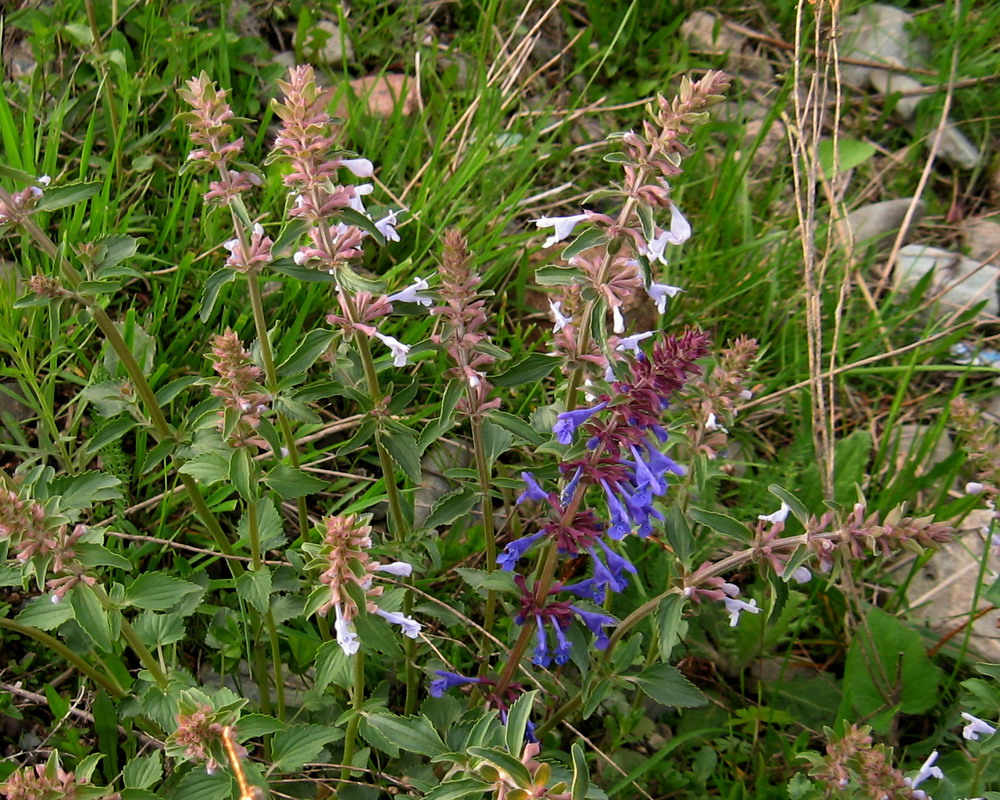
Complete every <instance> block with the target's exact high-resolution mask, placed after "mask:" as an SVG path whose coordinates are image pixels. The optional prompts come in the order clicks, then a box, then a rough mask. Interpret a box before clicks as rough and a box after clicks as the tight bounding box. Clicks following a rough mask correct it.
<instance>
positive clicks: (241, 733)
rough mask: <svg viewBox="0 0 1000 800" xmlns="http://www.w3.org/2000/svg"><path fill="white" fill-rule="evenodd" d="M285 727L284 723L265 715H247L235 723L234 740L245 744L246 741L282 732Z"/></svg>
mask: <svg viewBox="0 0 1000 800" xmlns="http://www.w3.org/2000/svg"><path fill="white" fill-rule="evenodd" d="M286 727H287V726H286V725H285V723H284V722H282V721H281V720H279V719H275V718H274V717H269V716H267V714H247V715H245V716H242V717H240V721H239V722H237V723H236V738H237V739H239V740H240V741H241V742H245V741H246V740H247V739H256V738H257V737H258V736H267V734H269V733H274V732H275V731H283V730H284V729H285V728H286Z"/></svg>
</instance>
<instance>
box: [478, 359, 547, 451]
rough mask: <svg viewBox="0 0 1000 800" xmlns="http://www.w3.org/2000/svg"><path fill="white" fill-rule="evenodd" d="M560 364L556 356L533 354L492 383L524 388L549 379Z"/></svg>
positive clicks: (494, 413) (495, 378) (491, 381)
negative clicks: (526, 384) (525, 385)
mask: <svg viewBox="0 0 1000 800" xmlns="http://www.w3.org/2000/svg"><path fill="white" fill-rule="evenodd" d="M560 363H561V359H559V358H557V357H555V356H546V355H543V354H541V353H532V354H531V355H530V356H528V357H527V358H525V359H522V360H521V361H518V362H517V363H516V364H514V366H512V367H511V368H510V369H508V370H507V371H506V372H501V373H500V374H499V375H494V376H493V377H491V378H490V383H492V384H493V385H494V386H522V385H523V384H525V383H537V382H538V381H540V380H541V379H542V378H545V377H547V376H548V374H549V373H550V372H552V370H554V369H555V368H556V367H557V366H558V365H559V364H560ZM490 416H491V417H494V416H496V412H492V413H491V414H490ZM498 424H502V423H498ZM505 427H506V426H505ZM514 433H517V431H514ZM525 438H527V437H525ZM529 441H530V439H529Z"/></svg>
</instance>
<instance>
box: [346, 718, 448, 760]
mask: <svg viewBox="0 0 1000 800" xmlns="http://www.w3.org/2000/svg"><path fill="white" fill-rule="evenodd" d="M364 718H365V720H366V721H367V722H368V724H369V725H371V726H372V727H373V728H375V729H376V730H378V731H379V732H380V733H381V734H382V735H383V736H385V738H386V739H387V740H388V741H390V742H391V743H392V744H393V745H395V746H396V747H398V748H399V749H400V750H404V751H406V752H409V753H419V754H420V755H422V756H436V755H440V754H441V753H443V752H445V751H446V750H447V749H448V748H447V747H445V745H444V742H442V741H441V737H440V736H439V735H438V732H437V731H436V730H434V726H433V725H431V721H430V720H429V719H427V717H425V716H423V715H422V714H421V715H420V716H415V717H397V716H396V715H395V714H390V713H388V712H382V713H377V714H364Z"/></svg>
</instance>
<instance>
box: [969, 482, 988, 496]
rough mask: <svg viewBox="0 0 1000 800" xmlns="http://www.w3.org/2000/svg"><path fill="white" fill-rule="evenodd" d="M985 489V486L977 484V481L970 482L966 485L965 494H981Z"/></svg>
mask: <svg viewBox="0 0 1000 800" xmlns="http://www.w3.org/2000/svg"><path fill="white" fill-rule="evenodd" d="M985 488H986V487H985V486H983V484H981V483H977V482H975V481H970V482H969V483H967V484H965V493H966V494H981V493H982V491H983V489H985Z"/></svg>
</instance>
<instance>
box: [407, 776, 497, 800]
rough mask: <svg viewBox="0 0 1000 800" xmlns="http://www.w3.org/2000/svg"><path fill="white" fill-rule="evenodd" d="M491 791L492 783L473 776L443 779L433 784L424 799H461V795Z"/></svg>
mask: <svg viewBox="0 0 1000 800" xmlns="http://www.w3.org/2000/svg"><path fill="white" fill-rule="evenodd" d="M492 791H493V784H491V783H484V782H483V781H481V780H477V779H475V778H462V779H461V780H457V781H445V782H444V783H442V784H439V785H438V786H435V787H434V788H433V789H431V790H430V791H429V792H428V793H427V794H425V795H424V800H462V798H463V797H471V796H473V795H481V794H483V793H484V792H491V793H492Z"/></svg>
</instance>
